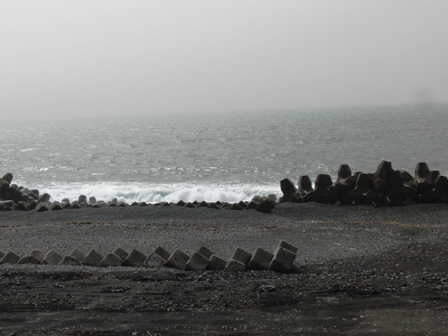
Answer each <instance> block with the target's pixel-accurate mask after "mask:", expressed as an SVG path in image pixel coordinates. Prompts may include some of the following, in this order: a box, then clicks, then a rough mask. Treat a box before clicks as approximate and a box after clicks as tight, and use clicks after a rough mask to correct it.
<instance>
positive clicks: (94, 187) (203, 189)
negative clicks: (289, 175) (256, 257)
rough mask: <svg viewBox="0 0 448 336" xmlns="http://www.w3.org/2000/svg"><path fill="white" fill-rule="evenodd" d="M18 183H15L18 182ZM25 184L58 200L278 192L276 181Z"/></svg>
mask: <svg viewBox="0 0 448 336" xmlns="http://www.w3.org/2000/svg"><path fill="white" fill-rule="evenodd" d="M18 184H19V183H18ZM20 184H21V185H23V186H26V187H27V188H30V189H31V188H37V189H39V191H40V192H41V193H44V192H46V193H48V194H50V195H51V200H52V201H61V200H62V199H63V198H69V199H70V201H74V200H77V199H78V196H79V195H86V196H87V198H89V197H91V196H95V197H96V199H97V200H102V201H106V202H107V201H110V200H112V199H113V198H117V199H118V200H119V201H124V202H126V203H132V202H148V203H157V202H178V201H179V200H183V201H185V202H193V201H198V202H201V201H206V202H216V201H221V202H239V201H241V200H243V201H249V200H251V199H252V197H253V196H254V195H260V196H267V195H268V194H276V195H277V196H280V195H281V190H280V187H279V185H278V184H276V185H251V184H235V185H229V184H226V185H219V184H216V185H212V184H210V185H192V184H160V185H150V184H141V183H128V184H126V183H125V184H119V183H116V182H111V183H107V182H100V183H89V184H84V183H66V184H62V183H61V184H57V183H50V184H47V185H45V184H39V185H37V184H33V183H26V182H22V183H20Z"/></svg>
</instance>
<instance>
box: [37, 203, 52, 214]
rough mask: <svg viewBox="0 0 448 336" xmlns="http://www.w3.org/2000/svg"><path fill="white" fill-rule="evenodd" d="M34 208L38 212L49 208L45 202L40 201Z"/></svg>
mask: <svg viewBox="0 0 448 336" xmlns="http://www.w3.org/2000/svg"><path fill="white" fill-rule="evenodd" d="M34 210H36V212H45V211H48V210H49V209H48V207H47V205H46V204H45V203H38V204H37V205H36V207H35V208H34Z"/></svg>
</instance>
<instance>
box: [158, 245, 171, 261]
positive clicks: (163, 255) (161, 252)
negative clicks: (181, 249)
mask: <svg viewBox="0 0 448 336" xmlns="http://www.w3.org/2000/svg"><path fill="white" fill-rule="evenodd" d="M154 253H155V254H157V255H158V256H160V257H161V258H162V259H163V260H165V261H167V260H168V259H169V258H170V256H171V252H169V251H167V250H165V249H164V248H163V247H161V246H158V247H157V248H156V250H155V251H154Z"/></svg>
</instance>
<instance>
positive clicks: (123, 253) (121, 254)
mask: <svg viewBox="0 0 448 336" xmlns="http://www.w3.org/2000/svg"><path fill="white" fill-rule="evenodd" d="M114 253H115V254H116V255H117V256H119V257H120V258H121V259H123V260H126V258H127V257H128V255H129V253H128V252H126V251H125V250H123V249H122V248H121V247H119V248H117V249H115V251H114Z"/></svg>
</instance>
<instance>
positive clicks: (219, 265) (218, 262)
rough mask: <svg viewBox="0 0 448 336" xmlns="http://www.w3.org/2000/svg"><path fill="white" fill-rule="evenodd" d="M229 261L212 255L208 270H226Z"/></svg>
mask: <svg viewBox="0 0 448 336" xmlns="http://www.w3.org/2000/svg"><path fill="white" fill-rule="evenodd" d="M226 265H227V261H225V260H224V259H222V258H221V257H218V256H217V255H215V254H214V255H212V256H211V258H210V263H209V266H208V268H209V269H211V270H214V271H222V270H224V269H225V268H226Z"/></svg>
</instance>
